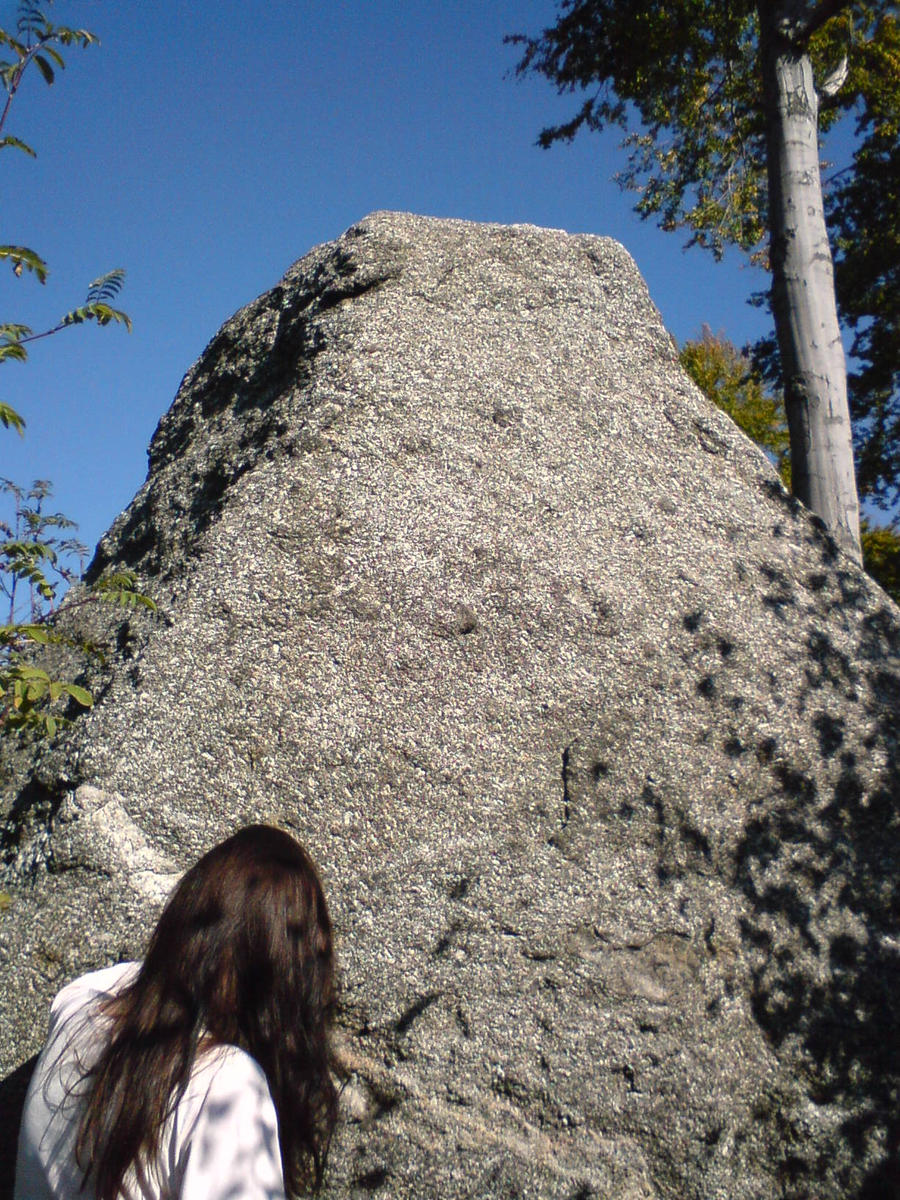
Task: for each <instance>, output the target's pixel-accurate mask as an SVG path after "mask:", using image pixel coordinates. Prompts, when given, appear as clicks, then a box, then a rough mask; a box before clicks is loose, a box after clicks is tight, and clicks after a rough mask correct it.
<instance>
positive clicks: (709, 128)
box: [507, 0, 900, 507]
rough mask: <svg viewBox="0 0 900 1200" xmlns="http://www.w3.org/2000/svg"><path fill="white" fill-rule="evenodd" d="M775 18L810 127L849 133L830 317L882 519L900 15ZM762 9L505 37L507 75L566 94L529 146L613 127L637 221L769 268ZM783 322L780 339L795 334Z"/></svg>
mask: <svg viewBox="0 0 900 1200" xmlns="http://www.w3.org/2000/svg"><path fill="white" fill-rule="evenodd" d="M770 7H772V6H770ZM774 8H775V9H776V10H777V16H778V18H779V23H778V36H784V37H786V38H787V39H788V40H789V41H790V43H791V47H792V52H793V53H794V55H795V57H796V56H798V55H800V54H804V55H808V57H809V60H810V62H811V64H812V68H813V73H814V77H815V80H816V84H817V87H818V91H819V101H820V103H819V114H818V121H819V129H820V131H823V132H825V131H827V130H828V129H829V128H831V127H833V126H834V125H835V123H836V122H838V121H840V120H841V119H842V118H846V119H847V120H851V119H855V121H856V136H857V145H856V149H855V153H854V156H853V162H852V165H851V167H850V168H849V169H848V170H846V171H843V172H840V173H838V174H836V175H834V176H833V177H832V178H831V179H826V180H825V188H826V206H827V210H828V215H829V219H830V222H831V226H832V230H833V233H834V235H835V251H836V295H837V300H838V304H839V311H840V316H841V319H842V320H843V321H844V322H845V323H846V324H849V326H850V327H851V328H852V329H853V331H854V333H855V341H854V344H853V350H852V353H853V355H854V356H855V358H856V359H857V360H859V363H860V367H859V370H857V371H855V372H854V373H853V374H851V376H850V378H849V381H848V383H849V401H850V412H851V416H852V418H853V435H854V442H855V449H856V460H857V465H858V471H859V485H860V492H861V493H862V494H863V495H865V496H869V497H871V498H873V499H874V500H875V501H876V502H880V503H882V504H883V505H884V506H885V507H887V506H889V505H890V504H894V503H896V502H897V501H898V500H900V217H898V213H900V149H898V128H900V26H898V18H900V5H898V4H897V3H896V2H886V0H869V2H863V0H807V2H806V3H802V2H801V3H788V2H787V0H782V2H780V3H778V4H776V5H774ZM760 11H763V12H765V11H766V9H765V8H764V7H763V6H761V5H760V4H759V3H758V2H755V0H734V2H732V3H729V4H721V3H714V2H713V0H634V2H633V3H630V4H622V3H620V2H619V0H560V3H559V4H558V6H557V12H556V22H555V24H553V25H552V26H550V27H549V28H546V29H544V30H543V31H542V32H541V33H540V34H539V35H538V36H536V37H530V36H527V35H523V34H517V35H514V36H512V37H509V38H507V41H509V42H512V43H514V44H517V45H518V46H520V47H521V49H522V57H521V59H520V61H519V63H518V65H517V67H516V74H517V75H519V76H522V75H526V74H532V73H533V74H538V75H542V76H543V77H545V78H546V79H547V80H549V81H550V83H551V84H553V85H554V86H555V87H556V89H557V91H558V92H559V93H560V95H569V94H571V95H573V96H576V97H577V107H576V108H575V111H574V113H573V116H572V117H571V119H570V120H568V121H565V122H563V123H561V124H559V125H554V126H550V127H548V128H546V129H544V130H543V131H542V132H541V134H540V136H539V138H538V144H539V145H541V146H543V147H545V148H546V147H549V146H552V145H553V144H554V143H556V142H559V141H563V142H566V141H570V140H571V139H572V138H573V137H574V136H575V135H576V134H577V133H578V132H579V131H580V130H582V129H584V130H601V129H604V128H607V127H610V126H612V127H619V128H620V129H621V130H622V132H623V134H624V137H623V141H622V143H621V146H622V149H623V151H624V152H625V155H626V165H625V167H624V169H623V170H621V171H620V172H619V173H618V174H617V175H616V179H617V180H618V182H619V183H620V185H622V186H623V187H625V188H628V189H631V190H633V191H634V192H635V193H636V197H637V199H636V203H635V209H636V211H637V212H638V213H639V215H640V216H641V217H644V218H653V219H654V220H656V221H657V222H658V224H659V225H660V226H661V227H662V228H663V229H666V230H678V229H683V230H685V231H687V233H688V244H689V245H692V244H693V245H700V246H703V247H705V248H707V249H709V250H711V251H712V253H713V254H714V255H715V256H716V258H721V256H722V255H723V253H724V251H725V249H726V248H727V247H728V246H729V245H733V246H737V247H738V248H740V249H741V250H742V251H744V252H745V253H746V254H747V255H748V256H749V257H750V258H751V260H752V261H754V262H757V263H758V264H760V265H763V266H766V267H769V266H770V263H769V256H768V247H767V245H766V236H767V230H768V229H769V227H770V213H769V208H770V205H769V201H770V196H769V186H770V180H769V164H768V162H767V139H766V116H767V114H766V96H765V94H764V91H763V88H762V87H761V86H760V80H761V63H762V59H763V51H764V46H763V39H762V37H761V29H760V20H759V13H760ZM782 182H783V181H782ZM759 299H760V301H761V302H762V303H768V302H769V297H768V296H766V297H760V298H759ZM780 320H781V322H782V326H783V328H782V342H783V343H784V341H785V339H787V340H788V341H790V338H791V336H792V335H791V330H790V327H789V324H787V325H786V324H785V321H784V318H783V317H782V318H780ZM759 360H760V363H761V365H762V366H763V369H764V373H765V375H766V377H767V378H768V379H770V380H772V381H776V380H778V379H779V378H780V368H779V366H778V359H777V350H776V346H775V341H774V339H766V341H765V342H764V343H761V344H760V346H759Z"/></svg>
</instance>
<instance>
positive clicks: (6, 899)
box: [0, 892, 12, 913]
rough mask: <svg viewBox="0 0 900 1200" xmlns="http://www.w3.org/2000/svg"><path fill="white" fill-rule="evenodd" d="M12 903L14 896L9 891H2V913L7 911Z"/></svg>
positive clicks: (0, 903) (0, 905)
mask: <svg viewBox="0 0 900 1200" xmlns="http://www.w3.org/2000/svg"><path fill="white" fill-rule="evenodd" d="M11 904H12V896H11V895H10V894H9V892H0V913H5V912H6V910H7V909H8V908H9V907H10V905H11Z"/></svg>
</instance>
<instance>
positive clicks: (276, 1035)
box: [78, 825, 337, 1200]
mask: <svg viewBox="0 0 900 1200" xmlns="http://www.w3.org/2000/svg"><path fill="white" fill-rule="evenodd" d="M333 1007H334V959H333V952H332V936H331V921H330V918H329V915H328V907H327V905H326V902H325V895H324V893H323V891H322V885H321V883H320V881H319V877H318V874H317V872H316V869H315V866H314V865H313V862H312V860H311V859H310V857H309V855H308V854H307V853H306V851H305V850H304V849H303V847H302V846H301V845H300V844H299V843H298V842H297V841H295V840H294V838H292V837H291V836H290V835H289V834H287V833H284V832H283V831H282V830H279V829H275V828H272V827H271V826H267V825H251V826H248V827H247V828H245V829H242V830H240V831H239V832H238V833H236V834H234V835H233V836H232V837H230V838H228V839H227V840H226V841H224V842H221V843H220V844H219V845H218V846H215V847H214V848H213V849H212V850H210V851H209V852H208V853H207V854H205V855H204V856H203V857H202V858H201V859H200V861H199V862H197V863H196V864H195V865H194V866H193V867H191V869H190V870H189V871H188V872H187V873H186V874H185V875H184V877H183V878H182V879H181V881H180V882H179V883H178V885H177V886H176V888H175V890H174V891H173V893H172V895H171V896H170V898H169V900H168V903H167V904H166V906H165V909H164V910H163V913H162V916H161V917H160V919H159V921H158V923H157V925H156V928H155V930H154V932H153V934H152V936H151V939H150V944H149V947H148V949H147V954H146V956H145V958H144V962H143V964H142V966H141V969H140V971H139V973H138V975H137V977H136V979H135V981H134V983H133V984H132V985H131V986H130V987H128V988H127V989H126V990H125V991H124V992H122V994H121V995H119V996H117V997H116V998H115V999H114V1000H113V1001H112V1002H111V1003H110V1004H109V1006H108V1009H107V1011H108V1014H109V1016H110V1017H111V1021H112V1032H111V1038H110V1042H109V1045H108V1047H107V1048H106V1050H105V1052H104V1053H103V1055H102V1056H101V1058H100V1060H99V1062H98V1064H97V1066H96V1067H95V1068H94V1070H93V1071H92V1072H91V1076H92V1081H93V1085H92V1090H91V1093H90V1098H89V1100H88V1106H87V1110H86V1112H85V1116H84V1119H83V1121H82V1125H81V1130H80V1134H79V1139H78V1160H79V1162H80V1163H81V1164H82V1165H83V1166H84V1168H85V1170H86V1172H88V1173H90V1174H91V1175H92V1177H93V1178H94V1181H95V1187H96V1189H97V1195H98V1197H99V1198H100V1200H105V1198H106V1197H113V1196H115V1195H116V1194H117V1192H118V1190H119V1188H120V1185H121V1183H122V1180H123V1177H124V1174H125V1172H126V1171H127V1169H128V1167H129V1166H130V1165H132V1164H133V1163H135V1161H136V1160H137V1159H138V1157H139V1156H140V1155H148V1156H149V1155H152V1154H153V1153H154V1152H155V1151H156V1149H157V1147H158V1144H159V1137H160V1134H161V1132H162V1126H163V1123H164V1120H165V1117H166V1115H167V1112H168V1111H169V1109H170V1107H171V1103H172V1098H173V1096H177V1094H178V1092H179V1091H180V1089H182V1088H184V1087H185V1085H186V1083H187V1081H188V1078H189V1076H190V1070H191V1065H192V1062H193V1059H194V1056H195V1055H196V1054H197V1053H198V1052H199V1053H202V1052H203V1050H204V1048H205V1047H208V1046H210V1045H234V1046H238V1047H239V1048H240V1049H242V1050H244V1051H246V1052H247V1053H248V1054H250V1055H251V1056H252V1057H253V1058H254V1059H255V1060H256V1061H257V1062H258V1063H259V1065H260V1066H261V1067H262V1069H263V1072H264V1073H265V1075H266V1080H267V1082H268V1085H269V1090H270V1092H271V1094H272V1099H273V1101H274V1103H275V1109H276V1112H277V1114H278V1125H279V1139H280V1143H281V1156H282V1166H283V1169H284V1177H285V1184H286V1186H287V1188H288V1191H289V1192H294V1193H296V1192H299V1191H301V1190H302V1189H303V1188H304V1187H305V1186H308V1185H313V1186H317V1185H318V1183H319V1182H320V1181H321V1176H322V1170H323V1168H324V1162H325V1156H326V1154H327V1151H328V1143H329V1140H330V1136H331V1131H332V1129H333V1126H334V1121H335V1117H336V1109H337V1102H336V1095H335V1089H334V1085H333V1083H332V1080H331V1075H330V1071H329V1048H328V1026H329V1024H330V1020H331V1015H332V1011H333Z"/></svg>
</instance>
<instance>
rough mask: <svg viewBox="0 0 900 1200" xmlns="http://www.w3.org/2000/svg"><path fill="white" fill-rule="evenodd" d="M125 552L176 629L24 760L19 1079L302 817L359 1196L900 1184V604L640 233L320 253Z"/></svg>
mask: <svg viewBox="0 0 900 1200" xmlns="http://www.w3.org/2000/svg"><path fill="white" fill-rule="evenodd" d="M107 564H122V565H127V566H131V567H134V568H136V569H137V570H138V571H139V572H140V573H141V576H142V578H143V579H144V580H145V583H146V588H147V589H148V590H149V591H150V592H151V593H153V594H154V595H155V597H156V598H157V600H158V601H159V604H160V608H161V610H162V616H161V619H160V620H158V621H157V622H155V623H154V622H144V623H141V622H140V621H138V620H137V619H134V620H132V621H131V623H130V625H129V626H127V627H123V628H122V629H119V630H118V632H117V638H118V643H117V644H118V651H117V652H116V653H115V654H114V655H113V656H112V658H111V660H110V666H109V668H108V670H107V671H106V672H105V674H104V675H103V676H102V677H100V678H98V679H97V680H96V681H95V686H96V687H97V688H98V689H99V690H100V692H101V699H100V701H99V703H98V704H97V706H96V708H95V709H94V711H93V712H92V713H90V714H89V715H87V716H84V717H81V718H80V719H79V720H78V721H77V722H76V724H75V725H74V726H73V728H72V729H71V731H70V732H69V734H68V735H67V738H66V740H65V741H64V742H63V743H62V745H61V746H60V747H59V748H58V749H57V750H56V751H54V752H53V753H49V754H45V755H44V756H43V757H38V758H36V759H34V760H27V757H26V760H25V761H24V764H23V761H22V760H21V756H20V761H18V762H13V763H12V764H11V765H10V766H9V768H8V770H7V780H6V784H7V786H6V795H7V799H6V802H5V810H4V811H5V812H6V813H7V826H6V834H5V842H4V844H5V847H6V855H7V860H8V867H7V883H6V884H5V886H6V889H7V891H9V892H10V894H11V895H12V901H13V902H12V905H11V906H10V907H9V908H8V910H7V911H6V912H5V913H4V914H3V915H2V917H0V971H2V1002H0V1050H2V1058H3V1064H4V1067H5V1070H6V1071H7V1072H11V1071H13V1070H14V1068H16V1067H17V1066H18V1065H19V1064H20V1063H21V1062H22V1060H24V1059H26V1058H27V1057H28V1056H29V1055H30V1054H31V1053H33V1051H34V1049H35V1048H36V1047H37V1046H38V1045H39V1043H40V1040H41V1036H42V1030H43V1027H44V1021H45V1014H46V1004H47V1001H48V999H49V997H50V996H51V994H52V993H53V991H54V990H55V989H56V988H57V987H58V986H59V985H60V984H61V982H62V981H63V980H64V979H65V978H67V977H68V976H70V975H71V974H73V973H75V972H77V971H81V970H83V969H87V968H89V967H95V966H98V965H100V964H102V963H105V962H108V961H111V960H113V959H115V958H117V957H122V956H125V955H134V954H136V953H138V952H139V950H140V945H141V939H142V937H143V936H144V934H145V932H146V929H147V927H148V924H149V923H150V922H151V921H152V919H153V918H154V916H155V914H156V912H157V911H158V905H159V902H160V897H161V896H162V894H163V893H164V890H165V886H166V885H167V883H168V881H169V880H170V879H171V878H172V872H173V871H174V870H175V869H178V868H181V867H183V866H184V865H185V864H187V863H188V862H190V861H191V860H192V859H194V858H195V856H197V855H198V854H199V853H200V852H201V851H202V850H204V849H206V848H207V847H208V846H209V845H210V844H212V843H213V842H214V841H216V840H217V839H219V838H220V837H222V836H223V835H225V834H227V833H228V832H230V831H232V830H233V829H234V828H235V827H236V826H238V825H239V824H241V823H243V822H246V821H249V820H254V819H258V818H264V819H266V820H269V821H274V822H280V823H282V824H284V825H285V826H287V827H288V828H290V829H292V830H294V831H296V832H297V834H298V835H299V836H300V837H301V838H302V839H303V841H304V842H306V844H307V845H308V846H309V847H310V849H311V851H312V853H313V854H314V856H315V857H316V859H317V861H318V862H319V863H320V864H321V868H322V872H323V875H324V877H325V880H326V885H327V889H328V892H329V895H330V898H331V903H332V907H333V912H334V917H335V922H336V927H337V931H338V935H339V949H340V960H341V966H342V981H343V1007H342V1012H341V1018H340V1029H339V1031H338V1037H339V1044H340V1054H341V1057H342V1059H343V1062H344V1064H345V1069H346V1071H347V1073H348V1074H347V1078H348V1082H347V1085H346V1087H345V1090H344V1093H343V1103H344V1112H345V1120H344V1121H343V1123H342V1125H341V1127H340V1130H339V1134H338V1137H337V1142H336V1146H335V1152H334V1156H333V1165H332V1170H331V1175H330V1184H329V1194H330V1195H333V1196H336V1197H350V1196H363V1195H368V1194H372V1195H378V1196H384V1197H388V1196H390V1197H397V1198H407V1197H410V1198H411V1197H431V1196H433V1197H441V1198H457V1197H459V1198H462V1197H485V1196H504V1197H507V1196H508V1197H523V1198H524V1197H548V1198H549V1197H554V1198H555V1197H560V1198H563V1197H565V1198H567V1200H576V1197H582V1198H587V1197H591V1196H594V1197H603V1198H604V1200H625V1198H626V1197H627V1198H629V1200H639V1198H640V1200H662V1198H667V1200H675V1198H678V1200H682V1198H688V1200H712V1198H719V1197H721V1198H722V1200H725V1198H727V1200H767V1198H772V1200H774V1198H775V1197H779V1198H786V1197H795V1198H800V1197H813V1196H814V1197H816V1198H817V1200H837V1198H838V1197H840V1200H848V1198H849V1197H859V1198H860V1200H862V1198H863V1197H868V1198H872V1197H875V1196H882V1195H883V1196H887V1195H893V1194H896V1189H897V1187H898V1186H900V1185H898V1178H900V1176H898V1158H897V1155H898V1139H900V1122H898V1107H897V1079H898V1055H900V1049H898V1047H900V1021H898V999H897V998H898V995H900V975H898V964H900V939H898V933H897V929H898V926H897V917H898V910H900V892H898V853H897V851H898V794H900V784H898V765H897V731H898V708H900V657H898V645H900V637H898V634H900V620H898V611H897V609H896V608H895V607H893V606H892V605H891V603H890V602H889V601H888V600H887V599H886V598H885V596H884V595H883V593H881V592H880V591H879V590H878V588H877V587H876V586H875V585H874V584H873V583H872V582H871V581H869V580H868V579H867V577H866V576H865V575H863V574H862V573H861V572H860V571H859V570H857V569H856V568H855V567H854V565H853V564H852V563H851V562H849V561H848V560H847V559H846V558H844V557H842V555H841V554H840V553H839V552H838V550H837V549H836V548H835V546H834V545H833V543H832V542H831V540H830V539H829V538H828V537H827V535H826V534H825V533H824V532H823V530H822V528H821V526H820V525H819V523H817V522H816V521H815V520H813V519H812V518H811V517H810V516H809V514H808V513H806V512H805V511H804V510H803V509H802V508H801V507H800V506H799V505H798V504H796V503H794V502H793V501H791V500H790V499H789V498H788V497H787V495H786V494H785V493H784V492H783V490H782V489H781V487H780V485H779V483H778V482H777V480H776V478H775V476H774V474H773V472H772V471H771V469H770V468H769V466H768V464H767V462H766V461H765V459H764V458H763V456H762V455H761V454H760V453H759V451H757V450H756V449H755V448H754V447H753V446H752V445H751V444H750V442H748V441H747V440H746V439H745V438H744V437H743V436H742V435H741V434H740V433H739V432H738V430H737V429H736V428H735V426H734V425H733V424H732V423H731V422H730V421H729V420H728V419H727V418H726V417H725V416H724V415H722V414H721V413H719V412H717V411H715V410H714V409H712V408H711V406H710V405H709V404H708V403H707V402H706V401H705V400H704V398H703V397H702V396H701V395H700V394H699V392H698V391H697V390H696V389H695V388H694V387H693V386H692V384H691V383H690V382H689V381H688V379H687V378H686V377H685V376H684V375H683V374H682V373H681V371H680V370H679V368H678V365H677V361H676V353H675V349H674V346H673V344H672V341H671V339H670V338H669V336H668V334H667V333H666V331H665V330H664V328H663V326H662V324H661V322H660V319H659V315H658V313H657V311H656V309H655V308H654V307H653V305H652V303H651V302H650V300H649V298H648V296H647V292H646V288H645V286H644V283H643V281H642V280H641V278H640V276H639V275H638V272H637V270H636V269H635V266H634V264H633V263H632V261H631V259H630V258H629V257H628V255H627V254H626V253H625V251H624V250H623V249H622V248H621V247H620V246H618V245H616V244H615V243H613V242H611V241H609V240H607V239H604V238H594V237H584V236H577V237H570V236H567V235H566V234H564V233H560V232H556V231H552V230H543V229H536V228H532V227H528V226H513V227H509V228H505V227H500V226H491V225H473V224H468V223H464V222H459V221H443V220H441V221H439V220H431V219H426V218H421V217H414V216H407V215H401V214H387V213H378V214H375V215H373V216H371V217H368V218H367V219H366V220H364V221H363V222H361V223H360V224H359V225H357V226H355V227H354V228H353V229H351V230H349V231H348V232H347V233H346V234H345V235H344V236H343V237H342V238H340V239H339V240H338V241H337V242H334V243H332V244H330V245H326V246H321V247H319V248H317V249H315V250H314V251H312V253H311V254H309V255H307V256H306V258H304V259H302V260H301V261H300V262H299V263H297V264H296V265H295V266H294V267H292V268H291V269H290V270H289V271H288V273H287V274H286V275H285V277H284V279H283V280H282V281H281V283H279V284H278V286H277V287H276V288H274V289H273V290H272V291H271V292H269V293H267V294H266V295H265V296H262V297H261V298H260V299H259V300H257V301H255V302H254V303H253V304H251V305H249V306H248V307H247V308H245V309H243V310H242V311H241V312H239V313H238V314H237V315H236V316H235V317H234V318H233V319H232V320H231V321H229V322H228V323H227V324H226V325H225V326H224V327H223V329H222V330H221V331H220V332H219V333H218V334H217V335H216V337H215V338H214V339H213V341H212V342H211V343H210V345H209V347H208V348H207V350H206V351H205V353H204V354H203V356H202V357H201V359H200V360H199V361H198V362H197V363H196V364H195V365H194V367H192V368H191V370H190V371H189V372H188V374H187V376H186V378H185V380H184V383H183V385H182V387H181V389H180V391H179V393H178V396H177V397H176V400H175V403H174V404H173V406H172V408H171V409H170V411H169V412H168V413H167V414H166V416H165V417H164V418H163V419H162V421H161V422H160V426H159V429H158V430H157V433H156V435H155V437H154V440H153V444H152V446H151V451H150V473H149V476H148V481H147V483H146V485H145V486H144V488H143V489H142V490H141V491H140V492H139V493H138V495H137V497H136V498H135V500H134V502H133V503H132V505H131V506H130V508H129V509H128V510H127V511H126V512H125V513H123V515H122V516H121V517H120V518H119V519H118V520H117V521H116V523H115V524H114V525H113V527H112V529H111V530H110V532H109V533H108V534H107V536H106V537H105V538H104V539H103V541H102V543H101V545H100V548H99V551H98V558H97V561H96V567H95V569H100V568H101V567H102V566H105V565H107ZM82 611H83V610H82ZM892 1172H893V1174H892ZM892 1189H893V1190H892Z"/></svg>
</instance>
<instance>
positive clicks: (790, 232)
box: [757, 0, 861, 562]
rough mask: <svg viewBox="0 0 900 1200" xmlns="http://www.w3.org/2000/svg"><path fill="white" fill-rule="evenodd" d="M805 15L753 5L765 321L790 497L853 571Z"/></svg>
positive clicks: (840, 366)
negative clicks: (771, 334)
mask: <svg viewBox="0 0 900 1200" xmlns="http://www.w3.org/2000/svg"><path fill="white" fill-rule="evenodd" d="M810 7H811V6H810V5H808V4H805V3H797V2H796V0H793V2H791V0H782V3H776V2H774V0H768V2H767V0H761V2H760V3H759V4H758V5H757V12H758V14H759V21H760V49H761V58H762V73H763V93H764V96H765V105H766V150H767V167H768V183H769V197H768V203H769V214H768V215H769V233H770V242H769V246H770V258H771V269H772V293H771V300H772V315H773V317H774V319H775V331H776V333H777V335H778V345H779V350H780V353H781V367H782V374H783V378H784V398H785V408H786V410H787V418H788V428H789V430H790V436H791V477H792V481H793V490H794V494H795V495H796V496H797V497H798V498H799V499H800V500H802V501H803V503H804V504H805V505H806V506H807V507H808V508H810V509H811V510H812V511H813V512H814V513H816V514H817V515H818V516H820V517H821V518H822V520H823V521H824V522H825V524H826V525H827V526H828V528H829V530H830V531H831V532H832V534H834V536H835V538H836V539H837V541H838V542H839V543H840V545H841V546H842V547H843V548H844V549H845V550H846V551H847V552H848V553H849V554H851V555H852V556H853V557H854V558H855V559H856V560H857V562H859V561H860V559H861V552H860V544H859V500H858V498H857V494H856V479H855V476H854V470H853V445H852V441H851V436H850V412H849V408H848V405H847V368H846V364H845V362H844V347H843V344H842V342H841V332H840V327H839V325H838V318H837V307H836V303H835V295H834V265H833V262H832V257H831V247H830V245H829V242H828V233H827V230H826V228H825V214H824V210H823V205H822V185H821V179H820V176H819V138H818V110H819V105H818V97H817V96H816V90H815V84H814V82H813V74H812V64H811V62H810V59H809V54H808V52H807V47H806V40H805V37H804V36H803V34H802V32H801V30H802V21H803V19H804V18H806V17H808V15H809V10H810ZM798 42H799V44H798Z"/></svg>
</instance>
